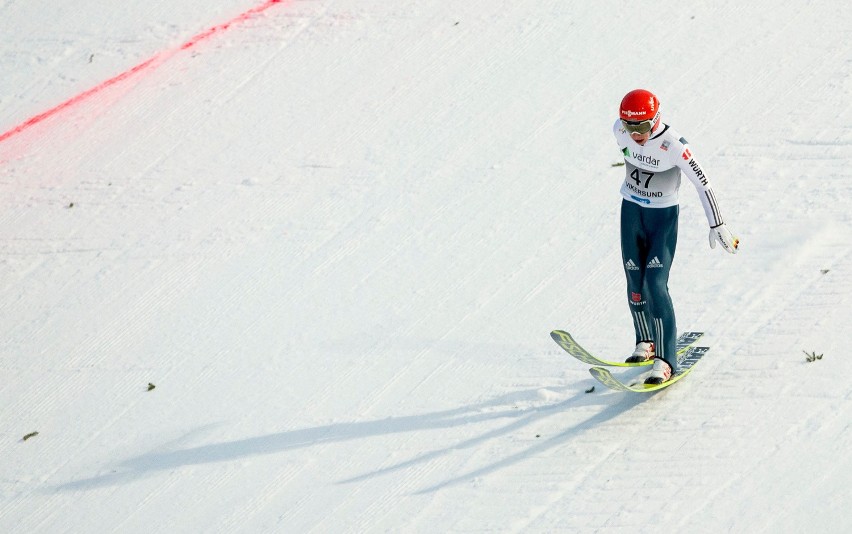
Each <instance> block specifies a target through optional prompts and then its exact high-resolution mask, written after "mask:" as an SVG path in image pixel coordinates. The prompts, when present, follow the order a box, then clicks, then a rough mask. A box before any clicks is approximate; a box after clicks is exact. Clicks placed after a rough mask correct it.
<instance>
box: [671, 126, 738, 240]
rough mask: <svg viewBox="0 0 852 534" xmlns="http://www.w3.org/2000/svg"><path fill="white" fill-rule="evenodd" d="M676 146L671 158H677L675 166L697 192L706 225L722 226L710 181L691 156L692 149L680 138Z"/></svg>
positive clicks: (722, 222)
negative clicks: (705, 217) (676, 148)
mask: <svg viewBox="0 0 852 534" xmlns="http://www.w3.org/2000/svg"><path fill="white" fill-rule="evenodd" d="M677 145H678V148H679V150H676V151H673V152H674V154H673V156H674V157H677V160H676V162H675V165H677V166H678V167H679V168H680V170H681V171H682V172H683V174H685V175H686V177H687V178H689V181H690V182H692V184H693V185H694V186H695V189H696V190H697V191H698V197H699V198H700V199H701V205H702V206H703V207H704V214H705V215H706V216H707V223H708V224H709V225H710V227H711V228H715V227H716V226H719V225H721V224H724V222H725V221H724V219H722V212H721V211H720V210H719V204H718V203H717V202H716V195H715V194H714V193H713V188H712V187H711V186H710V180H709V178H707V174H706V173H705V172H704V168H703V167H702V166H701V164H700V163H698V161H696V159H695V157H694V156H693V155H692V149H691V148H690V147H689V144H688V143H687V142H686V139H684V138H683V137H681V138H680V142H679V143H677ZM675 155H676V156H675Z"/></svg>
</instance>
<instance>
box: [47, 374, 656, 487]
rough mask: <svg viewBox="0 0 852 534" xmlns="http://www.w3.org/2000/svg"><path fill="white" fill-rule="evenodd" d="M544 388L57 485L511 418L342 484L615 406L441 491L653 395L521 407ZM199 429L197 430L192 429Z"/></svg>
mask: <svg viewBox="0 0 852 534" xmlns="http://www.w3.org/2000/svg"><path fill="white" fill-rule="evenodd" d="M541 389H545V388H539V389H534V390H524V391H519V392H513V393H510V394H507V395H503V396H500V397H497V398H494V399H491V400H489V401H486V402H483V403H479V404H474V405H469V406H464V407H459V408H455V409H451V410H444V411H438V412H433V413H429V414H419V415H408V416H399V417H389V418H385V419H378V420H372V421H359V422H352V423H338V424H331V425H323V426H318V427H313V428H304V429H298V430H289V431H284V432H279V433H276V434H270V435H266V436H259V437H254V438H247V439H242V440H236V441H229V442H224V443H215V444H211V445H203V446H199V447H190V448H185V449H179V450H166V451H162V450H160V451H156V452H151V453H148V454H144V455H141V456H138V457H135V458H131V459H129V460H126V461H124V462H122V463H120V464H119V465H118V466H115V468H113V469H111V471H110V472H109V473H107V474H103V475H98V476H95V477H91V478H87V479H81V480H76V481H71V482H68V483H66V484H62V485H59V486H55V487H54V488H53V489H54V490H60V491H80V490H91V489H97V488H101V487H106V486H114V485H120V484H125V483H128V482H132V481H134V480H137V479H141V478H146V477H149V476H153V475H155V474H156V473H157V472H161V471H168V470H173V469H176V468H180V467H185V466H192V465H203V464H212V463H219V462H229V461H234V460H239V459H243V458H249V457H254V456H259V455H269V454H276V453H281V452H286V451H289V450H296V449H303V448H308V447H312V446H316V445H321V444H327V443H338V442H346V441H352V440H360V439H367V438H371V437H379V436H384V435H392V434H400V433H406V432H418V431H424V430H436V429H448V428H454V427H463V426H466V425H471V424H476V423H482V422H487V421H492V420H498V419H506V420H508V423H507V424H505V425H502V426H500V427H498V428H495V429H491V430H488V431H487V432H485V433H483V434H481V435H479V436H476V437H474V438H470V439H468V440H465V441H463V442H462V443H458V444H454V445H453V446H452V447H449V448H445V449H440V450H435V451H431V452H428V453H424V454H421V455H419V456H417V457H415V458H413V459H411V460H407V461H405V462H402V463H399V464H396V465H393V466H390V467H385V468H382V469H379V470H376V471H373V472H370V473H365V474H363V475H359V476H357V477H353V478H350V479H347V480H342V481H339V483H340V484H348V483H357V482H359V481H364V480H367V479H370V478H374V477H379V476H382V475H385V474H389V473H393V472H395V471H401V470H405V469H407V468H410V467H413V466H415V465H417V464H420V463H424V462H428V461H431V460H433V459H435V458H438V457H440V456H443V455H445V454H449V453H450V452H452V451H454V450H457V449H460V448H471V447H476V446H477V445H479V444H482V443H485V442H487V441H489V440H491V439H494V438H497V437H499V436H503V435H507V434H510V433H513V432H517V431H519V430H521V429H522V428H524V427H526V426H528V425H530V424H533V423H535V422H537V421H540V420H542V419H544V418H546V417H549V416H551V415H554V414H557V413H559V412H561V411H563V410H566V409H569V408H579V407H582V406H589V405H598V404H609V406H607V408H605V409H604V410H603V411H602V412H600V413H598V414H597V415H595V416H593V417H591V418H590V419H588V420H586V421H583V422H581V423H579V424H577V425H575V426H574V427H572V428H570V429H567V430H565V431H564V432H562V433H560V434H558V435H556V436H554V437H552V438H549V439H547V440H544V441H542V442H541V443H539V444H536V445H535V446H533V447H530V448H529V449H527V450H526V451H522V452H519V453H517V454H514V455H512V456H509V457H507V458H505V459H503V460H500V461H497V462H494V463H492V464H490V465H489V466H485V467H482V468H480V469H477V470H475V471H472V472H470V473H466V474H464V475H461V476H459V477H456V478H454V479H451V480H448V481H446V482H443V483H441V484H440V485H436V486H433V487H431V488H426V489H424V490H421V493H425V492H430V491H436V490H438V489H440V488H442V487H445V486H448V485H452V484H455V483H457V482H460V481H462V480H469V479H470V478H471V477H476V476H481V475H485V474H488V473H491V472H494V471H497V470H499V469H502V468H504V467H507V466H509V465H512V464H514V463H516V462H518V461H521V460H523V459H524V458H526V457H528V456H529V455H531V454H535V453H536V452H541V451H544V450H547V449H550V448H552V447H556V446H558V445H559V444H561V443H564V442H565V441H568V440H570V439H572V438H573V437H575V436H577V435H579V434H581V433H583V432H584V431H586V430H588V429H589V428H592V427H594V426H595V425H598V424H600V423H603V422H605V421H608V420H610V419H612V418H614V417H617V416H618V415H620V414H622V413H624V412H626V411H628V410H630V409H631V408H632V407H634V406H636V405H637V404H639V403H640V402H641V401H642V400H644V399H645V398H647V397H648V396H646V395H643V396H641V397H640V398H636V397H632V396H631V397H625V398H624V399H621V400H618V401H617V402H615V403H614V404H611V403H610V402H608V401H609V400H611V399H612V398H613V397H614V396H613V395H606V396H600V395H589V394H586V393H583V392H582V391H580V392H578V393H577V394H576V395H574V396H572V397H569V398H566V399H564V400H561V401H558V402H555V403H550V404H544V405H535V404H532V405H530V406H526V407H520V405H523V404H526V403H530V402H531V399H537V398H538V395H539V392H540V391H541ZM547 389H549V390H551V391H554V390H562V391H563V393H564V391H565V390H567V389H568V388H567V387H562V388H547ZM631 399H634V400H631ZM533 402H534V401H533ZM194 433H196V432H193V433H191V434H194ZM191 434H190V435H191ZM181 441H185V439H184V438H182V439H181V440H178V441H176V442H172V443H169V444H168V445H166V446H165V447H168V448H170V449H171V448H172V447H174V446H175V445H178V444H179V443H180V442H181Z"/></svg>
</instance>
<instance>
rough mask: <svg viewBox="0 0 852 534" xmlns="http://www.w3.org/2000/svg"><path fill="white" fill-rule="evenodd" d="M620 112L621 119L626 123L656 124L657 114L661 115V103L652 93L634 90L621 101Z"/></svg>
mask: <svg viewBox="0 0 852 534" xmlns="http://www.w3.org/2000/svg"><path fill="white" fill-rule="evenodd" d="M618 111H619V116H620V117H621V119H622V120H625V121H631V122H634V121H636V122H639V121H653V122H656V118H657V114H659V113H660V101H659V100H658V99H657V97H656V96H654V93H652V92H651V91H647V90H645V89H634V90H633V91H630V92H629V93H627V94H626V95H624V98H622V99H621V107H620V108H619V110H618Z"/></svg>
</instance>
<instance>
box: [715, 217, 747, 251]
mask: <svg viewBox="0 0 852 534" xmlns="http://www.w3.org/2000/svg"><path fill="white" fill-rule="evenodd" d="M716 241H718V242H719V244H721V245H722V248H724V249H725V250H726V251H727V252H730V253H731V254H736V253H737V247H739V246H740V240H739V239H738V238H736V237H734V234H732V233H731V231H730V230H728V227H727V226H725V224H724V223H722V224H720V225H719V226H714V227H713V228H711V229H710V248H716Z"/></svg>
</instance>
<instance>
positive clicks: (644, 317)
mask: <svg viewBox="0 0 852 534" xmlns="http://www.w3.org/2000/svg"><path fill="white" fill-rule="evenodd" d="M678 213H679V208H678V207H677V206H672V207H669V208H643V207H641V206H639V205H637V204H634V203H633V202H629V201H627V200H625V201H623V202H622V207H621V254H622V261H623V262H624V273H625V276H626V278H627V297H628V302H629V303H630V311H631V314H632V316H633V327H634V330H635V333H636V342H637V343H638V342H639V341H643V340H653V341H654V343H655V345H656V348H657V357H658V358H662V359H664V360H665V361H666V362H668V364H669V365H671V366H672V371H677V368H678V366H677V354H676V352H675V340H676V339H677V325H676V322H675V314H674V307H673V305H672V299H671V296H670V295H669V287H668V281H669V272H670V270H671V265H672V261H673V260H674V254H675V249H676V247H677V222H678Z"/></svg>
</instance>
